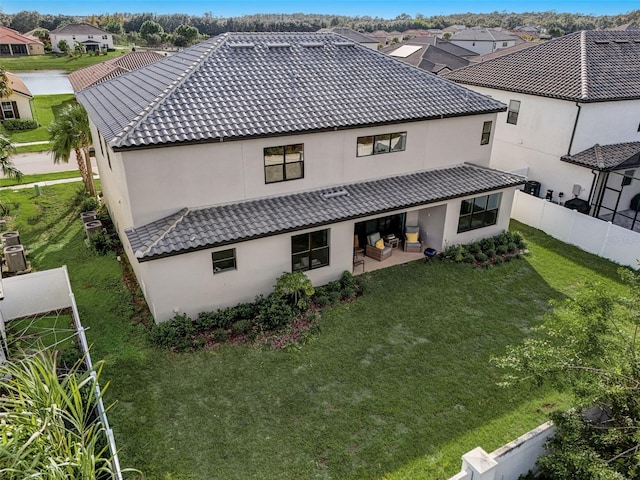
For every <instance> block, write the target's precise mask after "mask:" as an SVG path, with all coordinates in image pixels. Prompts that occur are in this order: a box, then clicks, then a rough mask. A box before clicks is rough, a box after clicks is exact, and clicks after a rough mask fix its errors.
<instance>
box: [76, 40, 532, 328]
mask: <svg viewBox="0 0 640 480" xmlns="http://www.w3.org/2000/svg"><path fill="white" fill-rule="evenodd" d="M77 98H78V100H79V101H80V102H81V103H82V104H83V105H84V107H85V108H86V109H87V112H88V114H89V118H90V121H91V128H92V133H93V138H94V142H95V143H96V147H95V150H96V160H97V163H98V168H99V171H100V179H101V186H102V191H103V194H104V200H105V202H106V204H107V206H108V208H109V211H110V213H111V216H112V219H113V221H114V224H115V226H116V228H117V231H118V232H119V234H120V237H121V239H122V241H123V245H124V251H125V252H126V254H127V256H128V257H129V260H130V262H131V265H132V267H133V270H134V272H135V274H136V276H137V278H138V281H139V283H140V286H141V289H142V291H143V293H144V295H145V297H146V299H147V302H148V304H149V306H150V308H151V311H152V312H153V315H154V317H155V319H156V320H157V321H163V320H167V319H169V318H171V317H173V316H174V314H175V313H176V312H185V313H187V314H189V315H195V314H197V313H198V312H199V311H203V310H214V309H216V308H219V307H225V306H229V305H234V304H237V303H239V302H244V301H251V300H253V299H254V298H255V296H256V295H258V294H266V293H270V292H271V291H272V289H273V285H274V283H275V280H276V278H277V277H279V276H280V275H281V274H282V272H287V271H289V272H290V271H304V272H305V273H306V274H307V275H308V276H309V278H310V279H311V280H312V282H313V284H314V285H322V284H325V283H327V282H329V281H332V280H335V279H337V278H339V276H340V275H341V273H342V272H343V271H345V270H349V271H350V270H351V269H352V265H353V263H352V262H353V254H354V250H353V247H354V236H357V237H358V239H359V241H360V244H361V245H364V242H365V241H366V237H367V235H368V234H371V233H374V232H379V233H381V234H383V235H384V234H391V233H393V234H395V235H397V236H398V237H402V236H403V232H404V227H405V225H411V226H419V227H420V229H421V231H422V240H423V241H425V245H427V244H428V245H429V246H430V247H433V248H436V249H438V250H440V249H442V248H443V247H444V245H445V244H446V243H448V244H454V243H455V244H457V243H466V242H469V241H472V240H475V239H479V238H483V237H487V236H491V235H495V234H496V233H498V232H500V231H502V230H504V229H506V228H507V227H508V224H509V216H510V212H511V203H512V199H513V195H514V191H515V189H516V188H517V187H519V186H521V185H522V184H523V183H524V178H523V177H522V176H518V175H513V174H509V173H505V172H501V171H496V170H492V169H490V168H489V160H490V154H491V135H492V132H493V124H494V122H495V120H496V114H497V112H502V111H504V109H505V108H506V107H505V105H504V104H502V103H500V102H498V101H496V100H493V99H491V98H488V97H485V96H483V95H479V94H477V93H475V92H473V91H471V90H468V89H466V88H463V87H461V86H459V85H456V84H455V83H453V82H449V81H447V80H444V79H442V78H439V77H437V76H435V75H432V74H430V73H428V72H425V71H423V70H420V69H417V68H415V67H412V66H410V65H406V64H403V63H402V62H398V61H396V60H393V59H391V58H389V57H388V56H386V55H382V54H380V53H379V52H374V51H371V50H370V49H368V48H366V47H363V46H361V45H357V44H355V43H353V42H349V41H346V40H345V39H344V37H342V36H339V35H336V34H332V33H246V34H245V33H226V34H223V35H220V36H218V37H215V38H212V39H209V40H207V41H205V42H203V43H201V44H199V45H196V46H194V47H191V48H189V49H186V50H184V51H182V52H179V53H177V54H175V55H173V56H171V57H167V58H165V59H162V60H159V61H158V62H155V63H153V64H151V65H149V66H147V67H143V68H140V69H138V70H134V71H132V72H130V73H127V74H124V75H121V76H119V77H117V78H114V79H112V80H109V81H107V82H104V83H101V84H99V85H96V86H94V87H91V88H87V89H85V90H82V91H81V92H79V93H78V94H77Z"/></svg>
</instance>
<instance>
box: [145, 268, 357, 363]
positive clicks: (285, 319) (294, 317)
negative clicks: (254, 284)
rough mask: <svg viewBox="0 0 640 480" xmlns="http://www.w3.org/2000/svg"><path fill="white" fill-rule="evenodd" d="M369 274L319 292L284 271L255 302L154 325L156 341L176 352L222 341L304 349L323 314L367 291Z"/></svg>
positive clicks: (152, 338) (348, 276)
mask: <svg viewBox="0 0 640 480" xmlns="http://www.w3.org/2000/svg"><path fill="white" fill-rule="evenodd" d="M363 281H364V279H363V276H360V277H357V278H356V277H354V276H353V275H352V274H351V272H348V271H345V272H343V274H342V276H341V277H340V280H336V281H334V282H331V283H329V284H327V285H325V286H322V287H319V288H314V287H313V285H312V284H311V280H309V278H308V277H307V276H306V275H305V274H304V273H302V272H292V273H283V274H282V275H281V276H280V277H278V279H277V281H276V284H275V287H274V290H273V293H271V294H269V295H268V296H266V297H265V296H258V297H257V298H256V300H255V301H254V302H251V303H241V304H239V305H236V306H235V307H229V308H224V309H220V310H216V311H212V312H201V313H200V314H198V316H197V317H196V318H195V319H191V318H190V317H188V316H187V315H184V314H178V315H176V316H175V317H174V318H173V319H171V320H169V321H167V322H162V323H159V324H154V325H153V326H152V327H151V330H150V331H149V339H150V341H151V343H152V344H153V345H155V346H157V347H160V348H165V349H167V350H172V351H176V352H185V351H193V350H197V349H200V348H212V347H215V346H216V345H219V344H221V343H253V344H256V345H264V346H267V347H270V348H276V349H299V348H301V346H302V345H304V344H305V343H307V342H308V341H309V340H310V339H311V338H313V336H314V335H315V334H317V333H318V332H319V319H320V315H319V311H320V310H322V308H325V307H329V306H332V305H336V304H338V303H340V302H346V301H351V300H354V299H355V298H356V297H358V296H359V295H362V294H363V292H364V289H363Z"/></svg>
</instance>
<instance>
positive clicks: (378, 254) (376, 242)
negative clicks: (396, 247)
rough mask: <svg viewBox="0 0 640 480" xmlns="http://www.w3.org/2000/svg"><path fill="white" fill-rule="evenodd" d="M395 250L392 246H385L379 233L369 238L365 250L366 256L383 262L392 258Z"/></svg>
mask: <svg viewBox="0 0 640 480" xmlns="http://www.w3.org/2000/svg"><path fill="white" fill-rule="evenodd" d="M392 252H393V249H392V248H391V246H390V245H385V243H384V240H383V239H382V237H381V236H380V233H379V232H376V233H372V234H371V235H369V236H368V237H367V245H365V248H364V254H365V255H366V256H367V257H370V258H373V259H375V260H378V261H379V262H381V261H382V260H386V259H387V258H389V257H390V256H391V253H392Z"/></svg>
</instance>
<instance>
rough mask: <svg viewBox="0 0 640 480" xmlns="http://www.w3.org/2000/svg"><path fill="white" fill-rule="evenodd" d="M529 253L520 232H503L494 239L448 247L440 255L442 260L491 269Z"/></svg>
mask: <svg viewBox="0 0 640 480" xmlns="http://www.w3.org/2000/svg"><path fill="white" fill-rule="evenodd" d="M527 253H529V251H528V250H527V244H526V242H525V240H524V238H523V237H522V234H521V233H520V232H509V231H505V232H502V233H500V234H499V235H496V236H495V237H490V238H484V239H482V240H480V241H478V242H475V243H470V244H468V245H449V246H447V247H446V248H445V249H444V251H443V252H442V253H441V254H440V256H441V257H442V258H445V259H447V260H451V261H454V262H458V263H468V264H470V265H473V266H475V267H478V268H491V267H493V266H495V265H500V264H502V263H505V262H510V261H511V260H514V259H519V258H522V256H523V255H525V254H527Z"/></svg>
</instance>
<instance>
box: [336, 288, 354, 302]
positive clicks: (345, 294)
mask: <svg viewBox="0 0 640 480" xmlns="http://www.w3.org/2000/svg"><path fill="white" fill-rule="evenodd" d="M355 296H356V291H355V289H353V288H345V289H344V290H342V292H341V293H340V298H341V299H342V300H348V299H350V298H355Z"/></svg>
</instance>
